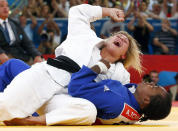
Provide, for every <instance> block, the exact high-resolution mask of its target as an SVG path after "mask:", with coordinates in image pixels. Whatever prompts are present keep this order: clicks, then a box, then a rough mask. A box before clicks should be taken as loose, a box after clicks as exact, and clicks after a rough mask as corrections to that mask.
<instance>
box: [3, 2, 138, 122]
mask: <svg viewBox="0 0 178 131" xmlns="http://www.w3.org/2000/svg"><path fill="white" fill-rule="evenodd" d="M106 16H109V17H111V18H112V19H114V20H115V21H118V22H121V21H124V13H123V11H122V10H119V9H114V8H101V7H100V6H91V5H87V4H83V5H79V6H75V7H72V8H71V9H70V11H69V20H68V35H67V39H66V40H65V41H64V42H63V43H62V44H61V45H60V46H59V47H58V48H57V49H56V52H55V53H56V56H60V55H64V56H67V57H69V58H71V59H72V60H74V61H75V62H76V63H77V64H78V65H79V66H80V67H81V66H82V65H86V66H88V67H91V66H93V65H94V64H95V63H97V62H98V61H99V60H100V59H101V58H103V59H107V60H108V61H109V62H111V63H112V64H111V68H110V69H109V71H108V72H107V74H105V75H99V76H98V77H97V78H96V81H100V80H102V79H107V78H111V79H114V80H119V81H120V82H121V83H122V84H127V83H129V81H130V75H129V73H128V71H127V70H126V68H129V67H133V68H135V69H136V70H137V71H139V72H140V71H141V64H140V58H139V54H140V51H139V49H138V47H137V44H136V42H135V40H134V39H133V38H132V37H131V36H130V35H129V34H127V33H126V32H118V33H117V34H115V35H113V36H111V37H110V38H108V39H106V40H103V39H100V38H98V37H97V36H96V34H95V32H94V31H93V30H92V29H91V28H90V22H93V21H95V20H98V19H101V18H103V17H106ZM70 76H71V73H69V72H67V71H65V70H62V69H58V68H56V67H54V66H51V65H49V64H47V63H46V61H45V62H42V63H37V64H35V65H33V66H32V67H31V68H30V69H28V70H26V71H23V72H22V73H20V74H19V75H18V76H16V77H15V78H14V79H13V81H12V82H11V83H10V84H9V85H8V86H7V88H6V89H5V90H4V92H3V93H1V94H0V121H8V120H12V119H14V118H26V117H28V116H29V115H31V114H32V113H33V112H35V111H38V113H39V114H40V115H44V116H43V118H45V121H44V123H45V125H55V124H58V125H91V124H92V123H94V122H95V119H96V108H95V106H94V105H93V104H92V103H91V102H89V101H87V100H85V99H81V98H73V97H71V96H69V95H68V94H64V93H63V90H64V87H66V86H67V85H68V83H69V81H70ZM91 97H92V96H91ZM44 123H38V124H43V125H44Z"/></svg>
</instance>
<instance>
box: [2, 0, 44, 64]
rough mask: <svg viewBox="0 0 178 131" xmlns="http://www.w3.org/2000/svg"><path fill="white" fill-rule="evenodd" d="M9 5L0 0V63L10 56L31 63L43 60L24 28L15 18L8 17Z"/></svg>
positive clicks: (4, 0)
mask: <svg viewBox="0 0 178 131" xmlns="http://www.w3.org/2000/svg"><path fill="white" fill-rule="evenodd" d="M8 16H9V7H8V3H7V1H6V0H1V1H0V43H1V44H0V63H1V64H2V63H4V62H5V61H7V60H8V59H10V58H18V59H21V60H23V61H25V62H29V63H30V64H31V58H32V57H33V58H34V63H36V62H41V61H42V58H41V54H40V52H38V50H37V49H36V48H35V46H34V44H33V43H32V41H30V40H29V39H28V37H27V35H26V34H25V32H24V30H23V29H22V28H21V27H20V25H19V24H18V23H17V22H15V21H14V20H12V19H10V18H8Z"/></svg>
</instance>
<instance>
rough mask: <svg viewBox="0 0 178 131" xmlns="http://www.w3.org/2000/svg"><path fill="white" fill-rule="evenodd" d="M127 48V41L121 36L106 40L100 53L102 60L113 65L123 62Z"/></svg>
mask: <svg viewBox="0 0 178 131" xmlns="http://www.w3.org/2000/svg"><path fill="white" fill-rule="evenodd" d="M128 47H129V40H128V38H127V37H126V36H125V35H123V34H117V35H115V36H112V37H110V38H109V39H107V40H106V43H105V47H104V48H103V49H102V51H101V56H102V58H104V59H106V60H108V61H110V62H111V63H114V62H116V61H118V60H123V59H125V57H126V52H127V50H128Z"/></svg>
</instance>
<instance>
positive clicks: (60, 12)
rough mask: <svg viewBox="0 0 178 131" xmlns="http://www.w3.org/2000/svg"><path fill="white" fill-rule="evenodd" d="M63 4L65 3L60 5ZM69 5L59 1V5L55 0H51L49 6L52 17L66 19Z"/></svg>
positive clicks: (62, 0)
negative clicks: (51, 10)
mask: <svg viewBox="0 0 178 131" xmlns="http://www.w3.org/2000/svg"><path fill="white" fill-rule="evenodd" d="M62 2H65V3H62ZM67 3H69V2H68V1H66V0H65V1H64V0H61V3H58V2H57V1H56V0H52V2H51V6H52V9H53V12H52V14H53V16H54V17H62V18H67V16H68V11H69V5H68V4H67Z"/></svg>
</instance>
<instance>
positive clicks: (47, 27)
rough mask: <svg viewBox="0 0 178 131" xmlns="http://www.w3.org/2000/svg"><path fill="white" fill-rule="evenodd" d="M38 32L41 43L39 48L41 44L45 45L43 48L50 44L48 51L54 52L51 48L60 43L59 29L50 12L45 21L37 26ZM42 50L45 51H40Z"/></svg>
mask: <svg viewBox="0 0 178 131" xmlns="http://www.w3.org/2000/svg"><path fill="white" fill-rule="evenodd" d="M38 33H39V35H40V36H41V44H40V47H39V48H40V49H42V47H41V46H42V45H44V46H45V47H44V48H46V47H48V48H49V46H50V50H51V51H50V52H49V53H50V54H51V53H54V52H53V50H54V49H55V48H56V47H57V46H58V45H59V44H60V29H59V27H58V25H57V23H56V22H55V21H53V16H52V15H51V14H49V15H48V17H47V18H46V19H45V21H44V22H43V23H42V24H41V25H40V26H39V28H38ZM44 43H47V44H44ZM41 51H42V50H41ZM47 51H48V49H47ZM44 52H45V51H44V50H43V51H42V53H44Z"/></svg>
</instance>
